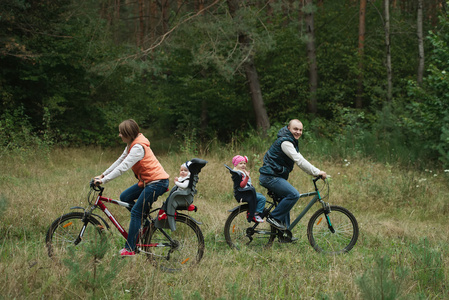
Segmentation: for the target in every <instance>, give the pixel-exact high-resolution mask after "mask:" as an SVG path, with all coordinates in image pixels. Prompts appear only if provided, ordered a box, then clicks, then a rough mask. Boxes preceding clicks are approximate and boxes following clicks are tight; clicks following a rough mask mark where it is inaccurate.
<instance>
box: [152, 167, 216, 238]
mask: <svg viewBox="0 0 449 300" xmlns="http://www.w3.org/2000/svg"><path fill="white" fill-rule="evenodd" d="M206 164H207V161H206V160H204V159H200V158H193V159H191V160H190V161H188V162H186V166H187V168H188V169H189V172H190V178H189V185H188V187H187V188H185V189H180V188H178V186H176V185H175V186H174V187H173V188H172V189H171V191H170V194H169V195H168V198H167V200H165V202H164V204H163V206H162V209H163V210H164V211H165V213H166V214H167V219H163V220H159V219H157V220H156V224H155V226H156V227H157V228H170V229H171V230H172V231H175V230H176V223H175V213H176V211H177V210H188V208H189V206H190V205H191V204H192V203H193V197H194V195H195V194H196V193H197V190H196V185H197V183H198V180H199V177H198V174H199V173H200V172H201V169H202V168H203V167H204V166H205V165H206Z"/></svg>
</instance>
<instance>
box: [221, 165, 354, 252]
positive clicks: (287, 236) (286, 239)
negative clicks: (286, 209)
mask: <svg viewBox="0 0 449 300" xmlns="http://www.w3.org/2000/svg"><path fill="white" fill-rule="evenodd" d="M226 167H227V166H226ZM228 169H229V170H230V171H231V169H230V168H229V167H228ZM320 178H321V177H316V178H314V179H313V180H312V181H313V185H314V187H315V191H313V192H308V193H304V194H300V196H299V198H300V199H301V198H305V197H312V196H313V198H312V199H311V200H310V202H309V203H308V204H307V206H306V207H305V208H304V209H303V210H302V211H301V213H300V214H299V215H298V216H297V217H296V219H295V220H294V221H293V222H292V223H291V224H290V226H289V227H288V228H287V229H286V230H278V229H276V228H275V227H273V226H271V225H270V224H268V222H264V223H248V221H247V218H246V217H247V214H248V210H249V206H248V204H241V205H239V206H237V207H234V208H233V209H231V210H229V212H230V215H229V217H228V218H227V220H226V223H225V226H224V235H225V239H226V243H227V244H228V245H229V246H230V247H231V248H235V249H241V248H242V247H243V246H244V245H249V244H251V243H252V244H255V245H259V246H264V247H271V245H272V244H273V242H274V240H275V239H276V237H277V238H278V240H279V242H281V243H291V242H293V241H294V239H293V240H292V232H291V231H292V229H293V228H295V226H296V225H297V224H298V222H299V221H300V220H301V219H302V218H303V217H304V215H305V214H306V213H307V212H308V211H309V210H310V209H311V208H312V206H313V205H314V204H315V203H317V202H319V203H321V205H322V207H321V208H320V209H319V210H318V211H316V212H315V213H314V214H313V215H312V217H311V218H310V220H309V223H308V225H307V238H308V240H309V243H310V245H311V246H312V247H313V249H315V250H316V251H317V252H323V253H328V254H338V253H345V252H349V251H350V250H351V249H352V248H353V247H354V245H355V244H356V242H357V239H358V235H359V227H358V223H357V220H356V218H355V217H354V215H353V214H352V213H351V212H350V211H349V210H347V209H346V208H344V207H341V206H335V205H329V203H326V202H324V201H323V199H324V198H326V197H328V196H329V191H330V188H329V182H328V181H327V180H323V181H324V187H323V189H324V188H326V187H327V195H326V196H324V197H322V196H321V194H320V191H319V189H318V187H317V183H316V182H317V181H318V180H319V179H320ZM268 195H269V196H270V197H271V198H272V201H269V200H267V204H268V207H265V209H264V212H263V213H262V214H261V217H262V218H264V217H266V216H268V215H269V213H270V212H271V211H272V210H273V208H274V207H276V206H277V205H278V204H279V202H280V200H281V198H280V197H278V196H277V195H276V194H275V193H273V192H272V191H270V190H269V191H268Z"/></svg>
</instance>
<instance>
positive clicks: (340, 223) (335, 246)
mask: <svg viewBox="0 0 449 300" xmlns="http://www.w3.org/2000/svg"><path fill="white" fill-rule="evenodd" d="M330 211H331V212H330V213H329V214H328V217H329V220H330V222H331V225H332V228H333V230H334V232H332V230H331V229H330V228H329V226H328V221H327V220H326V215H325V214H324V208H321V209H319V210H318V211H317V212H315V214H314V215H313V216H312V217H311V218H310V220H309V224H308V226H307V238H308V239H309V242H310V245H312V247H313V248H314V249H315V250H316V251H317V252H323V253H328V254H339V253H344V252H349V251H350V250H351V249H352V247H354V245H355V243H356V242H357V239H358V236H359V226H358V224H357V220H356V219H355V217H354V215H353V214H352V213H350V212H349V211H348V210H347V209H346V208H344V207H340V206H331V207H330Z"/></svg>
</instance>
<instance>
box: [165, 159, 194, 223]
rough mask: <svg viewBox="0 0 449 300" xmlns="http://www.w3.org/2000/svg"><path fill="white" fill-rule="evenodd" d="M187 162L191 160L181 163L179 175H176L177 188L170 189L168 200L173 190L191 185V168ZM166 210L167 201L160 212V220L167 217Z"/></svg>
mask: <svg viewBox="0 0 449 300" xmlns="http://www.w3.org/2000/svg"><path fill="white" fill-rule="evenodd" d="M187 164H190V162H187V163H183V164H182V165H181V168H180V169H179V177H175V185H176V187H177V188H173V189H172V190H171V191H170V194H169V195H168V197H167V200H168V199H169V198H170V196H171V194H173V192H175V191H182V190H185V189H186V188H187V187H188V186H189V182H190V171H189V168H188V167H187ZM166 210H167V208H166V202H164V206H163V208H161V209H160V210H159V213H158V219H159V220H164V219H167V214H166Z"/></svg>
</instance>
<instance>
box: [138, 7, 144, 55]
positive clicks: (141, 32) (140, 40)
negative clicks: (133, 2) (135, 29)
mask: <svg viewBox="0 0 449 300" xmlns="http://www.w3.org/2000/svg"><path fill="white" fill-rule="evenodd" d="M138 4H139V34H138V37H137V47H142V46H143V37H144V31H145V22H144V20H143V18H144V3H143V0H139V2H138Z"/></svg>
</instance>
